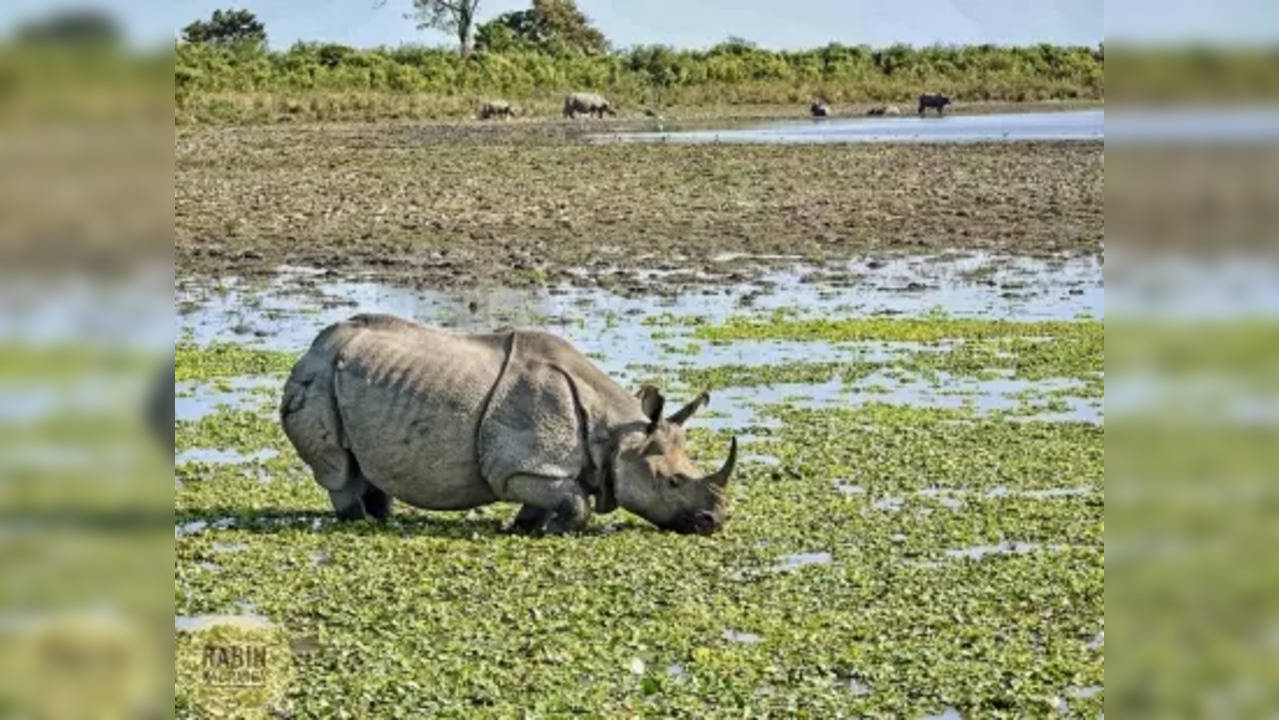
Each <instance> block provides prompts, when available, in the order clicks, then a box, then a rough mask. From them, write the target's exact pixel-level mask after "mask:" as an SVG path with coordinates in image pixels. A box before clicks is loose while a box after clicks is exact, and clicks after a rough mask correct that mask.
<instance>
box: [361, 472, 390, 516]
mask: <svg viewBox="0 0 1279 720" xmlns="http://www.w3.org/2000/svg"><path fill="white" fill-rule="evenodd" d="M364 484H365V486H366V487H365V488H364V494H363V495H362V496H360V500H361V501H363V503H364V512H366V513H368V514H370V515H372V516H373V518H374V519H375V520H377V521H378V522H386V519H387V518H388V517H390V516H391V496H390V495H387V494H386V493H385V492H383V491H382V489H381V488H379V487H377V486H375V485H374V484H373V483H371V482H369V481H367V480H365V481H364Z"/></svg>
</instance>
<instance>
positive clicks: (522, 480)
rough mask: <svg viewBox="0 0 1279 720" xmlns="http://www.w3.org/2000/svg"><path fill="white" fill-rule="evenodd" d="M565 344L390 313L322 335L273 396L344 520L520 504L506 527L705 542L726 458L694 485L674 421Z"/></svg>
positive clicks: (680, 421) (687, 409)
mask: <svg viewBox="0 0 1279 720" xmlns="http://www.w3.org/2000/svg"><path fill="white" fill-rule="evenodd" d="M708 400H709V396H708V395H707V394H706V393H702V394H700V395H698V396H697V398H695V399H694V400H693V401H692V402H690V403H689V404H687V405H685V406H684V407H683V408H681V409H680V410H678V411H677V412H675V413H674V414H672V415H670V416H669V417H663V416H662V408H663V404H664V399H663V398H662V394H661V393H660V392H659V391H658V390H657V389H656V388H653V387H650V386H645V387H644V388H642V389H641V390H640V392H639V393H638V394H637V395H632V394H631V393H630V392H628V391H627V390H625V389H624V388H622V387H621V386H620V385H618V384H617V383H616V382H614V381H613V380H612V379H610V378H609V377H608V376H607V375H605V374H604V373H603V372H602V371H601V370H600V369H599V368H597V367H596V366H595V365H594V363H592V362H591V361H590V360H589V359H588V358H587V357H586V356H585V355H583V354H582V353H580V352H578V350H577V349H575V348H574V347H573V346H572V345H570V344H569V343H568V342H567V341H565V340H563V339H561V338H558V337H556V336H554V335H550V334H548V333H544V332H539V331H535V330H513V331H507V332H498V333H493V334H487V335H462V334H454V333H450V332H445V331H443V330H437V329H434V328H430V327H427V326H425V325H421V324H418V323H415V322H411V321H408V320H402V319H399V318H396V317H392V316H389V315H357V316H355V317H353V318H351V319H349V320H345V321H343V322H339V323H336V324H334V325H331V326H329V327H328V328H326V329H325V330H324V331H322V332H321V333H320V334H319V336H318V337H317V338H316V339H315V342H314V343H313V344H312V345H311V349H310V350H308V351H307V352H306V354H305V355H303V356H302V358H301V359H300V360H298V362H297V364H296V365H295V366H294V367H293V371H292V372H291V373H290V375H289V379H288V381H287V382H286V384H285V386H284V399H283V401H282V404H281V408H280V416H281V420H282V422H283V425H284V432H285V434H286V435H288V438H289V440H290V441H291V442H292V443H293V446H294V447H295V448H297V451H298V454H299V455H300V456H301V457H302V459H303V460H304V461H305V462H306V463H307V465H309V466H310V467H311V470H312V471H313V472H314V474H315V479H316V481H317V482H318V483H319V484H320V485H322V486H323V487H324V488H325V489H326V490H328V491H329V497H330V499H331V500H332V501H333V507H334V510H336V511H337V514H338V517H340V518H343V519H358V518H361V517H364V516H365V514H366V513H367V514H369V515H372V516H373V517H375V518H377V519H385V518H386V517H387V515H388V514H389V511H390V504H391V498H398V499H400V500H402V501H404V502H406V503H409V504H410V505H414V506H417V507H420V508H427V509H431V510H460V509H466V508H472V507H476V506H480V505H486V504H488V503H492V502H496V501H502V500H505V501H511V502H518V503H523V507H522V508H521V509H520V512H519V514H518V515H517V516H516V518H515V520H514V522H513V527H514V528H515V529H517V530H522V531H526V532H564V531H569V530H576V529H579V528H581V527H582V526H583V525H585V523H586V522H587V520H589V518H590V515H591V507H590V504H589V502H588V500H589V499H590V498H592V497H593V498H594V500H595V511H596V512H610V511H612V510H614V509H616V507H617V505H618V504H620V505H621V506H622V507H624V508H626V509H627V510H630V511H631V512H633V513H635V514H637V515H640V516H641V517H643V518H645V519H646V520H648V521H649V522H652V523H653V524H655V525H657V526H659V527H662V528H665V529H669V530H675V531H678V532H682V533H700V534H710V533H712V532H714V531H715V530H717V529H719V528H720V527H721V526H722V525H723V523H724V516H725V499H726V496H725V486H726V485H727V483H728V479H729V476H730V475H731V474H732V472H733V465H734V463H735V461H736V459H737V439H736V438H733V441H732V444H731V446H730V450H729V453H728V459H727V461H725V463H724V465H723V466H722V467H721V468H720V469H719V470H718V471H717V472H714V473H712V474H710V475H705V476H702V475H700V474H699V473H698V472H697V471H696V470H695V469H694V467H693V464H692V463H691V462H690V461H689V459H688V457H687V456H686V455H685V452H684V427H683V426H684V423H685V421H687V420H688V419H689V418H690V417H691V416H692V415H693V413H694V412H696V411H697V410H698V408H700V407H701V406H702V405H704V404H705V403H706V402H707V401H708Z"/></svg>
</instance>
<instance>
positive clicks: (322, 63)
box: [175, 43, 1105, 123]
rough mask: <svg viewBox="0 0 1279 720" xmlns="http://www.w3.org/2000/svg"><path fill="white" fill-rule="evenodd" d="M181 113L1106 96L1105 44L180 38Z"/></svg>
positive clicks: (255, 115)
mask: <svg viewBox="0 0 1279 720" xmlns="http://www.w3.org/2000/svg"><path fill="white" fill-rule="evenodd" d="M176 54H177V57H176V69H175V89H176V93H177V96H176V97H177V118H178V122H180V123H206V122H211V123H242V122H274V121H298V120H334V119H348V120H349V119H361V120H365V121H368V120H378V119H404V118H413V119H421V118H447V117H462V116H470V115H473V114H474V112H475V109H476V104H477V103H478V102H479V101H480V100H482V99H484V98H486V97H503V98H506V99H508V100H513V101H516V102H518V103H521V104H522V105H524V106H525V108H526V109H527V110H529V111H531V112H534V113H537V114H553V113H556V112H557V111H558V110H559V107H558V105H559V102H560V101H561V99H562V97H563V94H564V92H566V91H571V90H580V89H593V90H598V91H601V92H604V93H606V94H607V95H608V96H609V97H610V98H611V99H612V100H613V101H614V102H616V103H617V104H618V105H619V106H620V107H621V108H622V110H623V111H624V112H630V113H633V114H639V111H641V110H643V109H648V108H652V109H657V110H661V111H663V112H667V111H668V109H669V108H672V107H673V108H693V107H707V106H741V105H777V104H786V105H793V104H795V103H806V102H808V101H809V100H811V99H813V98H824V99H826V100H827V101H830V102H833V103H837V104H849V103H870V102H909V101H910V100H911V99H912V98H914V97H915V96H917V95H918V94H919V93H920V92H923V91H944V92H947V93H950V94H952V95H954V96H956V97H957V98H958V99H960V100H962V101H963V102H970V103H971V102H990V101H1004V102H1007V101H1011V102H1026V101H1035V100H1072V99H1074V100H1077V99H1092V100H1100V99H1101V98H1102V97H1103V96H1104V87H1105V85H1104V83H1105V80H1104V78H1105V69H1104V56H1103V54H1102V53H1101V52H1100V51H1099V50H1098V49H1095V48H1086V47H1058V46H1052V45H1046V44H1041V45H1036V46H1030V47H1010V48H1003V47H994V46H988V45H983V46H960V47H927V48H911V47H908V46H904V45H898V46H893V47H889V48H884V49H879V50H874V49H871V48H868V47H864V46H856V47H852V46H843V45H839V44H832V45H828V46H826V47H824V48H819V49H815V50H807V51H768V50H762V49H758V48H754V47H751V46H749V45H745V44H741V43H724V44H721V45H718V46H716V47H714V48H712V49H711V50H707V51H698V50H674V49H671V48H665V47H639V48H634V49H631V50H627V51H625V52H618V53H612V54H606V55H580V54H573V55H550V54H545V53H541V52H535V51H509V52H503V53H485V52H481V53H475V54H473V55H471V56H468V57H459V56H458V55H456V54H455V53H452V52H449V51H447V50H442V49H435V48H421V47H412V46H408V47H401V48H397V49H388V48H377V49H371V50H357V49H354V48H348V47H345V46H341V45H332V44H329V45H321V44H298V45H295V46H294V47H293V48H291V49H289V50H287V51H283V52H267V51H262V50H258V49H254V48H238V49H237V48H228V47H210V46H201V45H180V46H179V47H178V48H177V50H176Z"/></svg>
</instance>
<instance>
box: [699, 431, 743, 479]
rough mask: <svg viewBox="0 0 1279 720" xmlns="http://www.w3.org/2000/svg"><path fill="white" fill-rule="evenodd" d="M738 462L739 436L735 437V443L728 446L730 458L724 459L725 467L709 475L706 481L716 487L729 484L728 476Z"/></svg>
mask: <svg viewBox="0 0 1279 720" xmlns="http://www.w3.org/2000/svg"><path fill="white" fill-rule="evenodd" d="M736 464H737V438H736V437H734V438H733V443H732V444H731V445H729V447H728V459H727V460H725V461H724V467H722V468H720V469H719V470H717V471H715V472H713V473H711V474H710V475H707V476H706V477H705V478H703V479H704V480H705V481H706V482H708V483H710V484H711V485H714V486H716V487H721V488H722V487H724V486H725V485H727V484H728V478H729V476H730V475H732V474H733V466H734V465H736Z"/></svg>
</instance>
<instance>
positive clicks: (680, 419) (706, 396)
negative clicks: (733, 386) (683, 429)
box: [666, 390, 711, 425]
mask: <svg viewBox="0 0 1279 720" xmlns="http://www.w3.org/2000/svg"><path fill="white" fill-rule="evenodd" d="M710 401H711V395H710V393H708V392H706V391H705V390H703V391H702V392H700V393H698V394H697V397H695V398H693V400H692V401H691V402H689V404H687V405H685V406H684V407H682V408H680V409H679V410H678V411H677V412H676V413H675V414H674V415H672V416H670V417H668V418H666V422H669V423H672V424H674V425H683V424H684V421H685V420H687V419H689V418H690V417H692V416H693V413H695V412H697V411H698V409H699V408H701V407H702V406H703V405H705V404H706V403H708V402H710Z"/></svg>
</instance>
